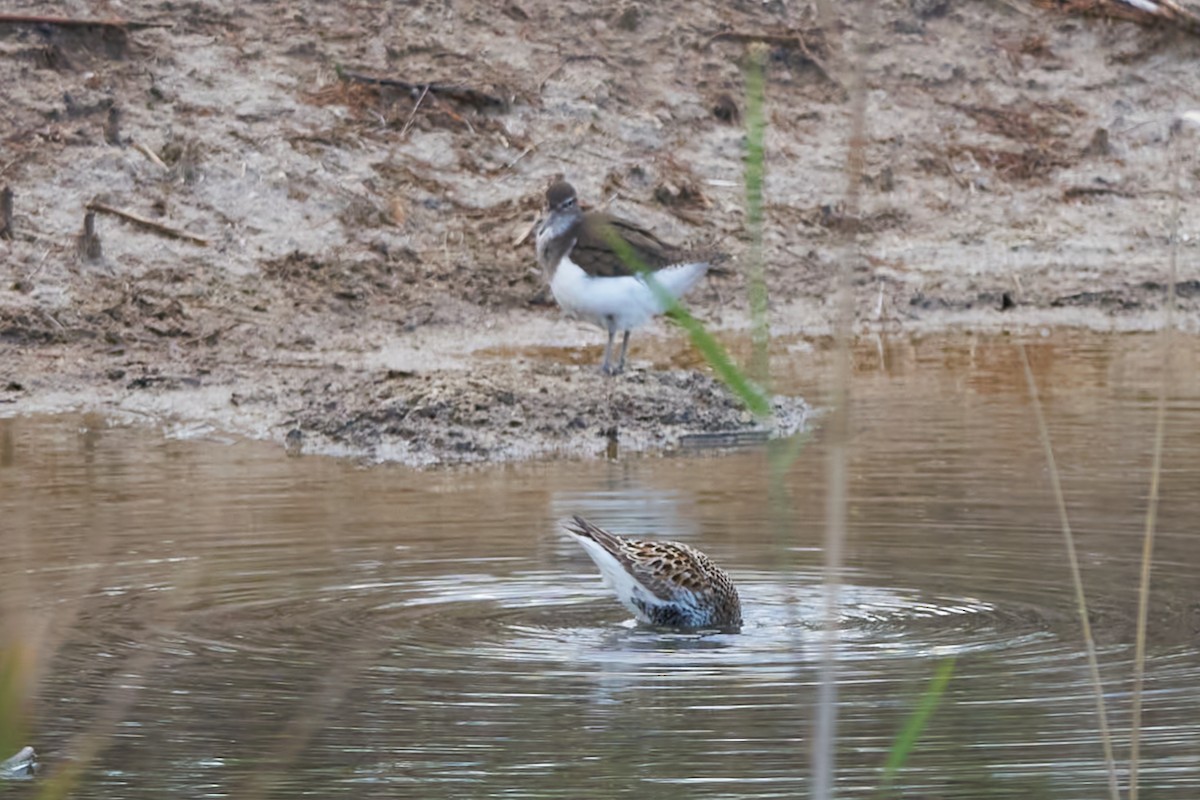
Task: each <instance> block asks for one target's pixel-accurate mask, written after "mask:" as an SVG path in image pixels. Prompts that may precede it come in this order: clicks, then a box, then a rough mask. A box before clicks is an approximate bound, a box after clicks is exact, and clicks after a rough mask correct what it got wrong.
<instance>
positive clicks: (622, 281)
mask: <svg viewBox="0 0 1200 800" xmlns="http://www.w3.org/2000/svg"><path fill="white" fill-rule="evenodd" d="M706 271H708V264H706V263H703V262H700V263H693V264H679V265H677V266H673V267H665V268H663V269H661V270H658V271H657V272H655V273H654V278H655V280H657V281H658V282H659V284H660V285H661V286H662V287H663V288H664V289H666V290H667V291H668V292H670V294H671V296H672V297H675V298H679V297H681V296H683V294H684V293H685V292H687V291H688V290H689V289H691V288H692V287H693V286H695V285H696V283H697V282H698V281H699V280H700V278H702V277H703V276H704V273H705V272H706ZM550 291H551V292H552V293H553V294H554V299H555V300H557V301H558V304H559V305H560V306H562V308H563V310H565V311H567V312H568V313H570V314H573V315H575V316H577V317H579V318H580V319H584V320H587V321H588V322H592V323H595V324H596V325H599V326H600V327H601V328H605V329H608V328H609V327H610V325H611V328H612V330H616V331H627V330H632V329H633V328H637V327H639V326H641V325H644V324H645V323H646V322H647V320H649V319H650V318H651V317H652V316H654V315H655V314H661V313H662V312H663V311H664V310H665V309H664V308H663V305H662V304H661V303H660V302H659V300H658V298H657V297H655V296H654V292H653V291H652V290H651V289H650V287H649V286H648V285H646V282H645V281H644V280H642V278H640V277H638V276H636V275H621V276H618V277H603V276H597V277H593V276H591V275H588V274H587V273H586V272H584V271H583V270H582V269H581V268H580V267H579V265H578V264H576V263H575V262H573V261H572V260H571V257H570V255H569V254H568V255H565V256H563V257H562V259H561V260H560V261H559V262H558V267H557V268H556V269H555V270H554V277H553V278H552V279H551V281H550ZM610 321H611V322H610Z"/></svg>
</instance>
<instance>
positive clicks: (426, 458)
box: [0, 0, 1200, 464]
mask: <svg viewBox="0 0 1200 800" xmlns="http://www.w3.org/2000/svg"><path fill="white" fill-rule="evenodd" d="M121 10H122V13H123V14H124V15H125V18H126V19H128V20H132V21H134V22H136V23H139V24H138V25H132V26H128V27H126V28H124V29H118V28H113V27H110V26H61V25H50V24H23V25H12V24H0V96H2V98H3V103H2V106H3V108H2V110H0V115H2V118H3V131H2V134H0V187H3V186H7V187H9V188H10V189H11V191H12V192H13V196H14V203H13V208H14V214H13V219H12V225H11V228H10V229H8V230H6V231H4V235H5V238H3V239H0V258H2V260H3V264H2V265H0V413H4V414H10V413H37V412H41V411H59V410H65V409H72V408H86V409H92V410H98V411H102V412H105V413H108V414H115V415H122V416H126V417H129V416H133V417H139V418H145V419H152V420H159V421H163V422H164V423H165V424H168V425H171V426H175V427H176V428H177V429H179V430H182V431H189V430H195V431H208V430H213V429H219V430H225V431H231V432H234V433H238V434H245V435H251V436H256V437H262V438H270V439H273V440H276V441H279V442H281V443H284V444H287V445H289V446H291V447H292V448H294V449H299V450H302V451H305V452H334V453H345V454H355V455H363V456H367V457H369V458H376V459H395V460H399V461H403V462H407V463H412V464H433V463H445V462H454V461H483V460H486V461H494V460H504V459H514V458H529V457H541V456H547V455H555V454H558V455H573V456H578V455H590V454H605V453H607V454H610V455H611V454H612V452H613V447H614V442H615V443H617V447H618V448H619V449H620V450H621V451H630V450H635V451H636V450H652V449H661V448H668V449H669V448H671V447H676V446H678V445H679V443H680V442H681V441H685V440H687V438H688V437H689V436H694V435H696V434H712V433H718V432H726V431H741V430H757V429H759V426H758V425H757V424H756V423H755V421H754V420H752V419H751V418H750V417H749V416H748V415H746V414H745V413H744V412H743V411H742V410H741V409H740V408H739V407H738V405H737V403H736V402H734V401H733V400H732V399H731V398H730V397H729V396H728V394H727V393H726V392H725V391H724V390H723V389H721V388H720V387H719V385H718V384H717V383H716V382H715V381H714V380H713V378H712V377H711V376H710V375H709V374H708V373H707V371H706V370H705V369H703V368H702V367H700V366H698V365H696V364H695V362H694V360H692V359H687V358H685V359H683V361H685V362H688V363H681V361H680V359H679V358H677V357H671V358H668V359H667V360H665V361H664V360H663V358H662V357H661V353H662V348H661V347H656V346H655V345H654V342H655V341H656V340H660V339H662V338H663V337H668V338H667V341H669V342H675V341H676V340H678V339H680V338H681V334H680V333H678V332H675V331H671V330H670V329H669V327H668V326H667V325H665V324H663V323H661V322H660V323H657V324H656V325H654V326H651V327H650V328H649V329H648V330H647V331H646V332H639V333H638V334H637V335H635V337H634V340H633V341H634V346H633V351H632V354H631V355H632V359H633V365H632V369H631V371H630V373H629V374H628V375H626V376H624V377H621V378H617V379H615V380H606V379H603V378H601V377H600V376H598V375H596V374H595V373H594V371H593V367H594V363H595V362H596V361H598V360H599V354H600V345H601V344H602V338H603V337H602V334H601V333H600V332H599V331H597V330H595V329H591V328H588V327H587V326H585V325H582V324H580V323H576V322H573V321H570V320H566V319H563V318H562V317H561V314H560V312H559V311H558V310H557V308H556V307H554V305H553V303H552V301H550V300H549V298H548V296H547V292H546V290H545V286H544V282H543V280H542V277H541V275H540V274H539V273H538V271H537V270H536V268H535V266H534V263H533V255H532V245H531V243H530V241H529V238H528V234H529V229H530V226H531V225H532V223H533V222H534V220H535V219H536V217H537V214H538V210H539V207H540V205H541V196H542V192H543V191H544V189H545V187H546V185H547V183H548V182H549V181H550V180H551V179H552V178H553V177H554V176H557V175H565V176H567V177H568V178H569V179H570V180H572V182H574V183H575V184H576V185H577V186H578V187H579V189H580V192H581V195H582V196H583V197H584V198H585V200H587V201H590V202H591V203H592V204H594V205H606V206H608V207H609V208H610V210H612V211H614V212H615V213H618V214H620V215H623V216H628V217H636V218H638V219H640V220H642V221H643V222H644V223H645V224H647V225H648V226H650V227H652V228H654V229H655V230H656V231H657V232H659V233H660V234H661V235H662V236H663V237H664V238H666V239H669V240H673V241H676V242H679V243H681V244H691V245H696V246H699V245H705V246H715V247H717V248H719V249H722V250H725V251H727V252H729V253H730V254H731V255H732V256H733V258H732V260H731V261H730V262H729V265H730V269H728V270H727V271H725V272H723V273H722V274H719V275H712V276H710V277H709V279H708V280H707V282H706V283H705V284H704V285H703V286H702V287H701V288H700V289H699V290H698V291H696V292H695V294H694V295H693V296H692V297H690V298H689V300H691V301H692V304H693V307H694V309H695V310H696V311H697V313H698V314H699V316H701V318H703V319H704V320H705V321H706V322H707V323H709V324H710V326H712V327H713V328H714V329H716V330H717V331H718V332H719V333H720V335H722V336H724V337H726V338H732V339H737V338H738V337H740V336H741V331H742V330H744V328H745V327H746V324H747V319H746V318H747V303H746V299H745V295H746V292H745V277H744V275H745V269H746V263H747V261H748V253H749V251H750V248H751V245H750V242H749V235H748V231H747V227H746V220H745V215H744V210H743V208H744V203H743V194H742V193H743V189H742V171H743V156H744V131H743V129H742V127H741V122H740V119H741V116H742V113H743V112H744V96H743V95H744V93H743V78H742V72H741V65H742V64H743V63H744V60H745V57H746V50H747V47H748V46H750V43H751V42H754V41H764V42H766V44H767V47H768V65H767V114H768V119H767V121H768V130H767V141H766V152H767V164H766V166H767V181H766V206H765V239H764V241H763V255H764V260H765V265H766V272H767V279H768V282H769V285H770V291H771V323H772V326H773V330H774V331H776V332H780V333H784V334H788V335H792V336H806V337H808V336H811V337H819V336H824V335H825V334H827V333H828V330H829V325H830V320H831V318H832V315H833V311H832V304H831V302H830V297H831V294H832V291H833V287H834V285H835V282H836V276H837V271H838V269H839V267H840V265H841V264H843V263H845V262H846V260H847V259H850V263H851V264H852V266H853V282H854V287H855V293H856V304H857V311H858V319H859V320H860V322H859V325H860V326H861V327H862V328H867V329H876V330H878V329H884V330H887V331H888V332H889V333H894V334H901V335H902V334H904V333H906V332H908V331H916V330H920V331H928V330H945V329H948V328H967V329H972V330H980V329H993V330H994V329H1000V328H1005V329H1021V328H1024V327H1028V326H1039V327H1040V326H1085V327H1091V328H1100V329H1114V330H1129V329H1145V328H1150V327H1154V326H1155V325H1158V324H1159V323H1160V321H1161V317H1162V308H1163V304H1164V301H1165V298H1166V285H1167V274H1168V273H1167V265H1168V262H1169V256H1170V232H1171V230H1172V229H1173V225H1174V220H1175V218H1176V216H1179V218H1180V226H1181V230H1182V232H1183V235H1182V237H1181V244H1180V254H1179V260H1178V265H1179V279H1180V282H1179V284H1178V289H1179V292H1178V297H1179V307H1180V313H1179V315H1178V319H1179V320H1180V324H1181V325H1182V326H1184V327H1185V328H1187V329H1189V330H1194V329H1195V328H1196V320H1197V316H1196V312H1197V309H1198V308H1200V272H1198V271H1197V269H1196V267H1195V259H1194V253H1195V251H1194V247H1195V235H1194V231H1195V229H1196V204H1195V203H1194V202H1192V200H1193V199H1194V197H1195V189H1196V178H1197V172H1196V161H1195V155H1196V149H1197V144H1198V143H1200V136H1196V135H1195V134H1192V133H1189V132H1188V130H1187V128H1185V129H1183V131H1182V132H1180V133H1179V135H1178V136H1176V137H1175V139H1174V140H1173V139H1172V136H1171V133H1170V131H1171V126H1172V123H1173V121H1174V120H1175V119H1176V118H1177V117H1178V116H1179V115H1180V114H1181V113H1184V112H1188V111H1192V110H1195V109H1197V108H1200V84H1198V83H1197V82H1196V81H1195V75H1196V70H1197V61H1198V60H1200V58H1198V57H1200V38H1197V37H1195V36H1191V35H1188V34H1187V33H1184V32H1181V31H1177V30H1172V29H1170V28H1166V27H1162V28H1148V27H1142V26H1139V25H1136V24H1133V23H1131V22H1127V21H1111V20H1103V19H1096V18H1090V17H1080V16H1071V15H1065V14H1059V13H1056V12H1055V11H1053V10H1050V9H1046V8H1043V7H1041V6H1039V5H1036V4H1034V3H1025V2H1021V0H997V1H996V2H975V3H963V2H892V3H880V4H876V3H848V4H840V5H838V6H837V12H836V13H837V14H838V15H839V17H838V18H837V19H834V20H822V19H818V17H817V15H816V14H815V12H814V11H812V8H811V7H809V6H805V5H797V4H790V3H781V2H767V3H763V2H757V1H756V2H742V3H683V2H669V3H661V4H639V3H633V2H626V3H614V4H599V5H597V4H592V3H583V2H574V0H561V1H560V2H555V3H548V2H540V1H539V2H534V0H512V1H511V2H506V3H500V4H492V3H479V2H475V1H474V0H463V1H462V2H453V1H451V2H445V3H437V4H415V5H412V6H406V5H405V6H397V5H395V4H392V3H382V2H365V3H357V4H352V5H341V4H317V3H309V2H300V3H291V4H251V5H242V6H238V5H235V4H229V3H219V2H208V3H204V2H194V3H186V4H174V3H161V4H158V3H133V4H126V5H124V6H122V7H121ZM12 11H13V12H19V13H24V14H31V15H32V14H41V15H49V16H56V17H72V16H75V15H77V14H80V13H83V7H81V6H79V5H77V4H69V3H61V4H58V3H32V2H22V0H18V1H17V3H16V5H15V7H13V8H12ZM860 66H861V67H862V69H863V75H864V80H865V82H866V85H867V87H868V96H867V137H866V141H865V147H864V151H863V154H864V157H865V166H864V187H863V189H864V190H863V196H862V208H861V211H860V212H858V213H855V214H852V213H850V212H849V211H848V210H847V206H846V205H845V202H844V200H845V197H846V184H847V177H846V167H845V164H846V160H847V154H846V150H847V141H848V136H849V133H848V132H849V130H850V124H849V120H850V114H851V99H850V98H851V94H852V92H851V91H850V88H849V87H851V86H853V85H854V75H855V72H856V70H858V69H859V67H860ZM426 87H428V88H426ZM1176 186H1178V187H1179V193H1180V195H1179V196H1180V197H1181V199H1182V202H1181V203H1178V204H1177V203H1176V200H1175V197H1176V195H1175V191H1176ZM89 204H93V205H94V204H103V205H105V206H108V207H112V208H117V209H121V210H125V211H128V212H130V213H132V214H135V215H137V216H139V217H141V218H143V219H145V220H148V221H150V222H151V223H156V224H157V225H158V228H153V227H150V226H148V225H146V224H138V223H133V222H129V221H127V220H123V219H119V218H116V217H114V216H112V215H110V214H107V213H105V212H103V211H101V212H99V213H97V214H96V216H95V217H94V218H93V224H94V226H95V231H96V233H97V238H93V239H90V240H84V239H83V238H82V237H81V235H80V234H81V231H82V229H83V225H84V218H85V213H86V211H87V208H88V206H89ZM1177 205H1178V209H1179V210H1178V211H1177V210H1176V208H1177ZM0 225H2V221H0ZM171 231H175V232H186V233H187V234H188V235H190V236H191V237H192V238H186V237H185V238H173V237H172V236H170V235H169V234H170V233H171ZM851 237H852V238H851ZM680 347H682V346H680ZM679 349H680V348H676V352H678V351H679ZM794 357H801V358H802V357H803V356H794ZM777 405H778V410H779V412H780V423H779V426H780V427H779V430H780V431H783V432H786V431H790V430H794V429H795V428H797V427H798V426H801V425H802V424H803V421H804V417H805V413H806V407H805V404H804V402H803V400H801V399H800V398H790V399H789V398H778V399H777Z"/></svg>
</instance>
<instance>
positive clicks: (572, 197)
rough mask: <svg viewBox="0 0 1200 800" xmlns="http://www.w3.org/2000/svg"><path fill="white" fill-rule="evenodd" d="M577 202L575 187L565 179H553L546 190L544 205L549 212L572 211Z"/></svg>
mask: <svg viewBox="0 0 1200 800" xmlns="http://www.w3.org/2000/svg"><path fill="white" fill-rule="evenodd" d="M578 203H579V200H578V197H577V196H576V194H575V187H574V186H572V185H571V184H569V183H567V182H566V181H555V182H554V183H553V184H552V185H551V186H550V188H549V189H547V190H546V206H547V207H548V208H549V209H550V213H551V214H554V213H559V212H563V211H567V212H570V211H574V210H576V209H577V208H578V207H579V205H578Z"/></svg>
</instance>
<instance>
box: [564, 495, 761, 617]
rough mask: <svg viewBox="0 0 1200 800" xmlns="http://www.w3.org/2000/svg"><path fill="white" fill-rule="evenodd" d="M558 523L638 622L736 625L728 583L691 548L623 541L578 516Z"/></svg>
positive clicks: (736, 606)
mask: <svg viewBox="0 0 1200 800" xmlns="http://www.w3.org/2000/svg"><path fill="white" fill-rule="evenodd" d="M563 526H564V527H565V528H566V530H567V532H568V533H570V534H571V535H572V536H574V537H575V538H576V540H577V541H579V542H580V544H582V545H584V549H585V550H586V551H587V553H588V555H589V556H591V557H592V560H593V561H595V562H596V566H598V567H599V568H600V572H601V574H603V575H604V578H605V582H606V583H608V585H609V586H610V587H612V589H613V590H614V591H615V592H616V593H617V599H618V600H620V601H621V603H622V604H623V605H624V606H625V607H626V608H628V609H629V610H630V611H632V612H633V613H634V614H635V615H636V616H637V617H638V619H640V620H642V621H643V622H649V623H651V624H657V625H667V626H671V627H679V628H735V627H738V626H740V625H741V623H742V612H741V602H740V600H739V598H738V593H737V589H736V588H735V587H734V585H733V581H732V580H730V579H729V576H728V575H726V574H725V572H724V570H722V569H721V568H720V567H718V566H717V565H716V564H714V563H713V562H712V560H711V559H709V557H708V556H706V555H704V553H701V552H700V551H699V550H697V549H696V548H694V547H691V546H689V545H686V544H682V543H680V542H645V541H639V540H637V539H627V538H625V537H624V536H618V535H617V534H615V533H610V532H608V531H606V530H604V529H603V528H600V527H597V526H595V525H593V524H592V523H590V522H588V521H587V520H586V519H584V518H583V517H579V516H576V517H574V518H572V519H571V520H570V521H567V522H565V523H564V524H563ZM593 544H594V545H596V546H598V547H596V546H591V545H593Z"/></svg>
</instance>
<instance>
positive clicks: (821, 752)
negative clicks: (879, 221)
mask: <svg viewBox="0 0 1200 800" xmlns="http://www.w3.org/2000/svg"><path fill="white" fill-rule="evenodd" d="M869 27H870V26H869V25H865V26H864V29H863V30H862V31H861V32H860V34H859V36H860V38H859V41H858V46H857V47H856V48H855V50H854V51H853V57H852V58H851V59H850V66H851V68H850V79H849V85H850V137H849V142H848V143H847V148H846V167H845V169H846V213H847V214H848V215H850V216H852V217H857V216H858V213H859V209H860V207H861V205H862V174H863V163H864V161H865V159H866V125H867V123H866V119H867V113H866V112H867V91H866V76H865V70H866V60H867V53H866V50H865V47H864V44H865V42H867V41H869V40H870V37H869V30H867V28H869ZM857 258H858V238H857V236H856V234H855V232H854V229H853V227H851V229H850V231H849V232H848V233H847V234H846V240H845V251H844V252H843V254H842V258H841V264H840V266H839V269H838V281H837V304H836V308H837V316H836V318H835V320H834V326H833V333H834V372H833V387H832V392H831V393H830V395H831V396H830V405H831V406H832V412H831V414H830V420H829V427H828V431H829V455H828V462H827V465H826V466H827V470H828V475H829V484H828V489H827V493H826V496H825V543H824V544H825V564H824V583H823V587H822V600H823V602H822V611H821V626H822V630H823V633H822V636H821V660H820V666H819V668H818V679H817V680H818V689H817V718H816V730H815V731H814V735H813V746H812V756H811V758H812V775H813V777H812V797H813V798H814V800H826V799H827V798H832V797H833V796H834V790H835V786H836V784H837V763H836V758H835V745H836V742H837V701H838V687H837V681H838V674H837V651H838V648H839V645H840V641H841V637H840V633H839V630H838V624H839V621H840V617H841V584H842V572H843V562H844V556H843V549H844V543H845V541H846V519H847V505H848V500H847V497H848V495H849V466H848V465H849V446H850V378H851V365H850V338H851V336H852V335H853V327H854V294H853V285H852V278H853V270H854V261H855V260H856V259H857Z"/></svg>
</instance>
